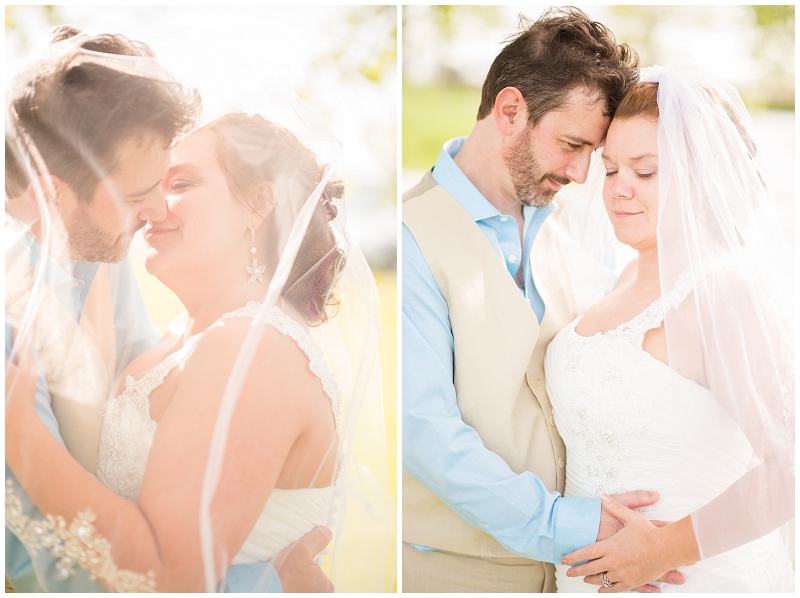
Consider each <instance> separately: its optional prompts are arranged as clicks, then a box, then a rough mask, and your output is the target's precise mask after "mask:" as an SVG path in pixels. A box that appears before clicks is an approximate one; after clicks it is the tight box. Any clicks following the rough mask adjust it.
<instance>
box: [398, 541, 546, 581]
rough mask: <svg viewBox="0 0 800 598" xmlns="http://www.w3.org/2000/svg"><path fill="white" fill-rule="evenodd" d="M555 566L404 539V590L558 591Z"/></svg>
mask: <svg viewBox="0 0 800 598" xmlns="http://www.w3.org/2000/svg"><path fill="white" fill-rule="evenodd" d="M555 591H556V580H555V567H553V565H551V564H550V563H542V562H540V561H532V560H530V559H526V558H522V557H482V556H471V555H468V554H457V553H455V552H445V551H444V550H430V551H425V552H422V551H419V550H417V549H416V548H414V547H413V546H411V545H410V544H407V543H406V542H403V593H406V592H555Z"/></svg>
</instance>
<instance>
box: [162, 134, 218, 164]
mask: <svg viewBox="0 0 800 598" xmlns="http://www.w3.org/2000/svg"><path fill="white" fill-rule="evenodd" d="M215 141H216V138H215V136H214V135H212V134H211V132H210V131H208V130H207V129H197V130H195V131H192V132H191V133H189V134H188V135H186V136H184V137H182V138H181V139H179V140H178V141H177V142H176V143H175V145H174V146H173V147H172V151H171V162H172V163H175V162H184V161H187V160H189V161H192V162H203V163H205V162H208V161H216V153H215V150H216V145H215Z"/></svg>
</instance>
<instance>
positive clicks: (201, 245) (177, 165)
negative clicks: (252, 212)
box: [145, 129, 251, 286]
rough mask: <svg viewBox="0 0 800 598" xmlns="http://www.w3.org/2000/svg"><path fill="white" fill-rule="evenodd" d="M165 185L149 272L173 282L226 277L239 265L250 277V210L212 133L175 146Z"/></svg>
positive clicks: (149, 236)
mask: <svg viewBox="0 0 800 598" xmlns="http://www.w3.org/2000/svg"><path fill="white" fill-rule="evenodd" d="M162 187H163V189H164V193H165V195H166V201H167V217H166V218H165V219H164V220H160V221H158V222H152V221H151V222H148V223H147V226H146V227H145V242H146V244H147V247H146V249H147V252H146V255H145V266H146V268H147V271H148V272H150V273H151V274H154V275H156V276H158V277H159V279H161V280H162V282H164V283H165V284H167V285H168V286H171V285H170V282H171V281H176V282H179V281H177V280H176V278H177V277H180V276H194V275H196V274H197V273H203V275H204V276H205V277H206V278H209V277H212V276H214V277H216V276H219V275H220V273H223V274H222V276H224V273H225V272H230V271H232V270H234V267H233V266H240V265H241V270H242V278H245V277H244V274H243V273H244V267H245V266H246V265H248V263H249V259H250V257H251V256H250V253H249V248H250V244H251V240H250V231H249V230H248V212H247V210H246V209H245V208H244V207H243V205H242V204H241V202H239V201H237V200H236V198H235V197H234V196H233V194H232V193H231V190H230V188H229V187H228V183H227V180H226V178H225V174H224V172H223V171H222V168H221V167H220V164H219V159H218V157H217V149H216V138H215V136H214V135H213V133H211V132H209V131H207V130H204V129H199V130H197V131H195V132H194V133H191V134H190V135H187V136H186V137H184V138H183V139H181V140H180V141H179V142H178V143H177V144H176V145H175V147H174V148H173V150H172V154H171V159H170V166H169V170H167V175H166V177H165V178H164V180H163V181H162ZM217 282H218V283H220V284H225V281H224V279H223V280H220V279H219V278H217Z"/></svg>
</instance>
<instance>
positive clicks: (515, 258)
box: [508, 253, 517, 264]
mask: <svg viewBox="0 0 800 598" xmlns="http://www.w3.org/2000/svg"><path fill="white" fill-rule="evenodd" d="M508 261H509V262H511V263H512V264H513V263H514V262H516V261H517V256H516V255H514V254H513V253H512V254H511V255H509V256H508Z"/></svg>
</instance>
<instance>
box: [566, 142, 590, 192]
mask: <svg viewBox="0 0 800 598" xmlns="http://www.w3.org/2000/svg"><path fill="white" fill-rule="evenodd" d="M586 150H588V148H583V151H581V152H580V154H579V155H577V156H575V157H574V158H573V160H572V161H571V162H570V163H569V164H568V165H567V168H566V170H565V171H564V174H566V175H567V177H568V178H569V179H570V180H571V181H574V182H576V183H578V184H579V185H582V184H583V183H585V182H586V177H587V176H588V175H589V164H590V163H591V160H592V152H591V151H590V150H589V151H586Z"/></svg>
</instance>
